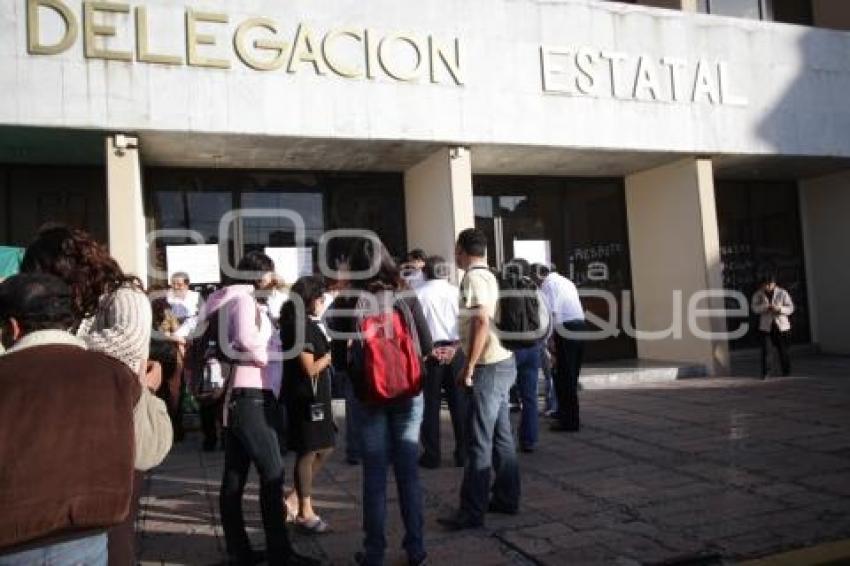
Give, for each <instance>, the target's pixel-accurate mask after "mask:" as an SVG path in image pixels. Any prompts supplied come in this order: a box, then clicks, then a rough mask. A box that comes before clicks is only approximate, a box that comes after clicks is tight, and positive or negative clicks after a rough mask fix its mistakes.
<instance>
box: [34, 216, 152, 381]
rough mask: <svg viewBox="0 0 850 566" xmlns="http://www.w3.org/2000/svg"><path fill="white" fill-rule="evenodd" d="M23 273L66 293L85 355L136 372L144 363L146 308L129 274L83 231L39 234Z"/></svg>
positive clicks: (148, 327)
mask: <svg viewBox="0 0 850 566" xmlns="http://www.w3.org/2000/svg"><path fill="white" fill-rule="evenodd" d="M21 271H22V272H24V273H33V272H39V273H50V274H52V275H55V276H57V277H59V278H60V279H62V280H63V281H64V282H65V283H66V284H67V285H68V286H69V287H70V288H71V293H72V297H73V300H74V314H75V315H76V318H77V323H78V327H77V334H78V335H79V336H80V337H81V338H83V339H84V340H85V341H86V344H87V346H88V348H89V350H95V351H99V352H104V353H106V354H108V355H110V356H112V357H114V358H117V359H119V360H120V361H122V362H124V363H125V364H127V366H128V367H129V368H130V369H131V370H133V371H134V372H136V373H138V372H139V371H140V368H141V367H142V364H143V363H145V362H146V361H147V359H148V347H149V345H150V336H151V325H152V313H151V305H150V302H149V301H148V298H147V296H146V295H145V293H144V290H143V288H142V282H141V281H140V280H139V278H138V277H136V276H134V275H127V274H125V273H124V272H123V271H122V270H121V267H120V266H119V265H118V262H117V261H115V259H113V258H112V256H110V255H109V252H108V251H107V250H106V246H104V245H103V244H101V243H99V242H97V241H95V240H94V238H92V237H91V236H90V235H89V234H87V233H86V232H84V231H82V230H79V229H75V228H69V227H67V226H52V227H48V228H46V229H44V230H42V231H41V232H39V234H38V236H37V237H36V239H35V241H34V242H33V243H32V244H30V245H29V247H27V250H26V253H25V254H24V259H23V262H22V263H21Z"/></svg>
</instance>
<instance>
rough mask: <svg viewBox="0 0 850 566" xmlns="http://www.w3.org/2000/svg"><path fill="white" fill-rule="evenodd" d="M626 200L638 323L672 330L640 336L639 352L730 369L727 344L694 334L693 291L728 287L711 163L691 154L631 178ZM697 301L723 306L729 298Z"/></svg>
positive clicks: (710, 326)
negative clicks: (688, 156)
mask: <svg viewBox="0 0 850 566" xmlns="http://www.w3.org/2000/svg"><path fill="white" fill-rule="evenodd" d="M626 206H627V210H628V224H629V248H630V250H631V264H632V285H633V288H634V306H635V326H636V328H637V330H638V331H644V332H658V331H663V330H666V329H669V330H670V331H669V332H663V333H662V334H664V336H663V337H660V338H659V337H657V336H656V337H651V336H648V335H644V336H641V335H640V334H639V335H638V336H637V349H638V357H639V358H641V359H648V360H665V361H678V362H689V363H699V364H703V365H705V367H706V369H707V370H708V372H709V374H710V375H722V374H724V373H726V372H728V369H729V345H728V342H727V341H726V340H725V339H724V340H718V339H714V338H712V339H707V338H704V337H699V336H697V335H695V334H694V333H693V332H692V330H691V327H690V325H689V314H688V311H689V302H690V300H691V297H693V296H694V293H697V292H700V291H705V290H720V289H723V273H722V266H721V263H720V237H719V233H718V228H717V211H716V208H715V202H714V175H713V171H712V164H711V161H710V160H705V159H684V160H681V161H678V162H675V163H672V164H670V165H665V166H662V167H658V168H655V169H651V170H648V171H643V172H640V173H636V174H634V175H631V176H629V177H626ZM697 306H698V307H700V308H722V301H720V300H711V301H709V300H703V301H701V302H700V303H699V304H698V305H697ZM677 312H680V313H681V316H677V314H676V313H677ZM677 319H680V320H681V322H679V320H677ZM697 324H698V328H700V329H702V330H704V331H706V332H708V331H712V332H718V331H721V330H723V329H725V324H726V323H725V320H724V319H723V318H720V317H717V318H701V319H698V320H697Z"/></svg>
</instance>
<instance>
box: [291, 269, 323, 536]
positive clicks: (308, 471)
mask: <svg viewBox="0 0 850 566" xmlns="http://www.w3.org/2000/svg"><path fill="white" fill-rule="evenodd" d="M324 291H325V286H324V284H323V283H322V280H321V279H320V278H318V277H302V278H300V279H299V280H298V281H296V283H295V285H293V286H292V289H291V290H290V294H289V300H288V301H287V302H286V303H285V304H284V305H283V308H282V309H281V314H280V337H281V342H282V346H283V352H284V354H286V359H285V360H284V362H283V388H282V392H281V396H282V398H283V399H284V403H285V404H286V409H287V414H288V416H289V431H288V434H287V445H288V447H289V449H290V450H293V451H294V452H295V453H296V461H295V473H294V478H295V490H294V492H293V493H292V494H291V495H290V497H289V498H287V507H288V508H289V509H293V508H295V507H297V509H298V511H297V516H296V517H295V522H296V524H297V525H298V526H299V527H300V528H301V529H302V530H304V531H307V532H310V533H323V532H325V531H327V530H328V524H327V523H326V522H325V521H324V520H323V519H322V518H321V517H319V515H317V514H316V512H315V510H314V509H313V504H312V498H311V495H312V491H313V480H314V479H315V477H316V475H317V474H318V472H319V470H320V469H321V467H322V465H323V464H324V463H325V461H326V460H327V459H328V457H329V456H330V454H331V452H332V451H333V447H334V435H335V429H334V422H333V411H332V408H331V375H330V369H329V368H330V367H331V354H330V340H329V339H328V336H327V332H326V330H325V329H324V326H323V323H322V322H321V320H320V319H319V318H318V316H317V313H319V312H321V311H322V306H323V298H322V295H323V293H324Z"/></svg>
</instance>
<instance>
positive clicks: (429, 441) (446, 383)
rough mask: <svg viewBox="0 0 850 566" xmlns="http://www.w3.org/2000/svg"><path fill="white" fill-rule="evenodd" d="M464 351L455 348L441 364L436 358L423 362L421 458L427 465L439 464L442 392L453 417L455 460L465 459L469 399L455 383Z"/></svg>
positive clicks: (460, 368) (462, 361) (462, 461)
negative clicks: (447, 361) (423, 407)
mask: <svg viewBox="0 0 850 566" xmlns="http://www.w3.org/2000/svg"><path fill="white" fill-rule="evenodd" d="M464 360H465V358H464V355H463V352H462V351H461V350H460V348H458V349H457V352H456V353H455V356H454V358H452V361H451V363H448V364H445V365H443V364H440V363H439V362H437V361H436V360H428V362H427V364H426V365H425V379H424V382H423V384H422V393H423V398H424V402H425V409H424V413H423V417H422V430H421V435H420V438H421V440H422V460H423V461H424V462H425V463H426V464H429V465H435V466H436V465H439V464H440V460H441V454H440V408H441V405H442V396H443V394H445V396H446V403H447V404H448V406H449V415H450V416H451V419H452V429H454V435H455V451H454V460H455V464H456V465H461V466H462V465H463V463H464V462H465V461H466V440H465V439H466V434H465V432H464V430H465V421H466V412H467V405H468V401H467V399H466V395H464V393H463V391H461V390H460V388H458V386H457V383H456V381H455V380H456V378H457V375H458V374H459V373H460V372H461V370H462V369H463V364H464Z"/></svg>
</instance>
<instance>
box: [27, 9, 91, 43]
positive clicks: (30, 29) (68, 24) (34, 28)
mask: <svg viewBox="0 0 850 566" xmlns="http://www.w3.org/2000/svg"><path fill="white" fill-rule="evenodd" d="M39 8H50V9H51V10H53V11H55V12H56V13H57V14H59V17H61V18H62V21H63V22H64V24H65V33H64V34H63V35H62V38H61V39H60V40H59V42H58V43H55V44H53V45H44V44H43V43H41V26H40V25H39V23H40V22H39ZM78 34H79V24H77V18H75V17H74V14H73V12H71V9H70V8H68V6H66V5H65V4H63V3H62V1H61V0H27V51H29V52H30V53H31V54H33V55H56V54H57V53H62V52H63V51H65V50H66V49H68V48H69V47H71V45H73V44H74V42H75V41H76V40H77V35H78Z"/></svg>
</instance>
